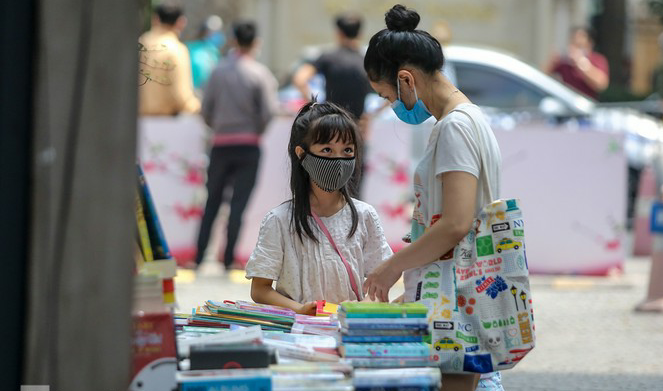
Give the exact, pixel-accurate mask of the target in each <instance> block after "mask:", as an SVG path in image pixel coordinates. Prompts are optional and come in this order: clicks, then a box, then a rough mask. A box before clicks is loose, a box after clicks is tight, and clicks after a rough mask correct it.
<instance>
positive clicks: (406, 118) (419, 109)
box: [391, 78, 431, 125]
mask: <svg viewBox="0 0 663 391" xmlns="http://www.w3.org/2000/svg"><path fill="white" fill-rule="evenodd" d="M396 88H397V89H398V100H395V101H394V103H392V104H391V108H392V110H394V113H396V116H397V117H398V118H399V119H400V120H401V121H403V122H405V123H406V124H410V125H419V124H420V123H422V122H424V121H425V120H427V119H428V118H430V116H431V113H430V111H428V109H427V108H426V105H425V104H424V102H423V101H422V100H421V99H419V97H418V96H417V87H414V98H415V99H416V100H417V101H416V102H415V104H414V107H412V109H410V110H408V109H407V108H406V107H405V103H403V101H402V100H401V83H400V81H399V80H398V78H396Z"/></svg>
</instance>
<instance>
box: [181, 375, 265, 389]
mask: <svg viewBox="0 0 663 391" xmlns="http://www.w3.org/2000/svg"><path fill="white" fill-rule="evenodd" d="M237 390H242V391H271V390H272V379H270V378H264V377H263V378H244V379H241V378H240V379H236V378H226V379H214V380H203V381H184V382H182V383H180V391H237Z"/></svg>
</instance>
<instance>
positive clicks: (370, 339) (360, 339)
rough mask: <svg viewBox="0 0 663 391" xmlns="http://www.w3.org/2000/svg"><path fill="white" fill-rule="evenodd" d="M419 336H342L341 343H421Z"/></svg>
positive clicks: (422, 338) (421, 338) (421, 339)
mask: <svg viewBox="0 0 663 391" xmlns="http://www.w3.org/2000/svg"><path fill="white" fill-rule="evenodd" d="M423 340H424V337H423V336H421V335H360V336H353V335H342V336H341V341H342V342H343V343H383V342H423Z"/></svg>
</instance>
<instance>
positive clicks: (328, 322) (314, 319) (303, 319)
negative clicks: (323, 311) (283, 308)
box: [295, 314, 339, 326]
mask: <svg viewBox="0 0 663 391" xmlns="http://www.w3.org/2000/svg"><path fill="white" fill-rule="evenodd" d="M295 323H301V324H310V325H316V326H338V324H339V323H338V319H336V317H331V316H311V315H302V314H296V315H295Z"/></svg>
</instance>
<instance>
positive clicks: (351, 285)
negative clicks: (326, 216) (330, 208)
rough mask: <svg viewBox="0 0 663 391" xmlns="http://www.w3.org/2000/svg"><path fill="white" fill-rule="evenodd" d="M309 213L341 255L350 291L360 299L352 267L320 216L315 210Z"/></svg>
mask: <svg viewBox="0 0 663 391" xmlns="http://www.w3.org/2000/svg"><path fill="white" fill-rule="evenodd" d="M311 214H312V215H313V219H314V220H315V222H316V223H318V226H319V227H320V229H321V230H322V232H323V233H324V234H325V236H326V237H327V240H329V243H331V245H332V247H333V248H334V250H336V253H337V254H338V255H339V256H340V257H341V261H343V266H345V270H346V271H347V272H348V277H349V278H350V287H351V288H352V291H353V292H354V294H355V296H357V300H361V295H360V294H359V289H358V288H357V281H355V277H354V274H352V268H350V264H349V263H348V261H346V260H345V257H344V256H343V254H341V251H339V249H338V247H337V246H336V242H334V239H332V236H331V234H330V233H329V230H328V229H327V227H326V226H325V223H323V222H322V220H321V219H320V217H318V215H317V214H316V213H315V212H313V211H311Z"/></svg>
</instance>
